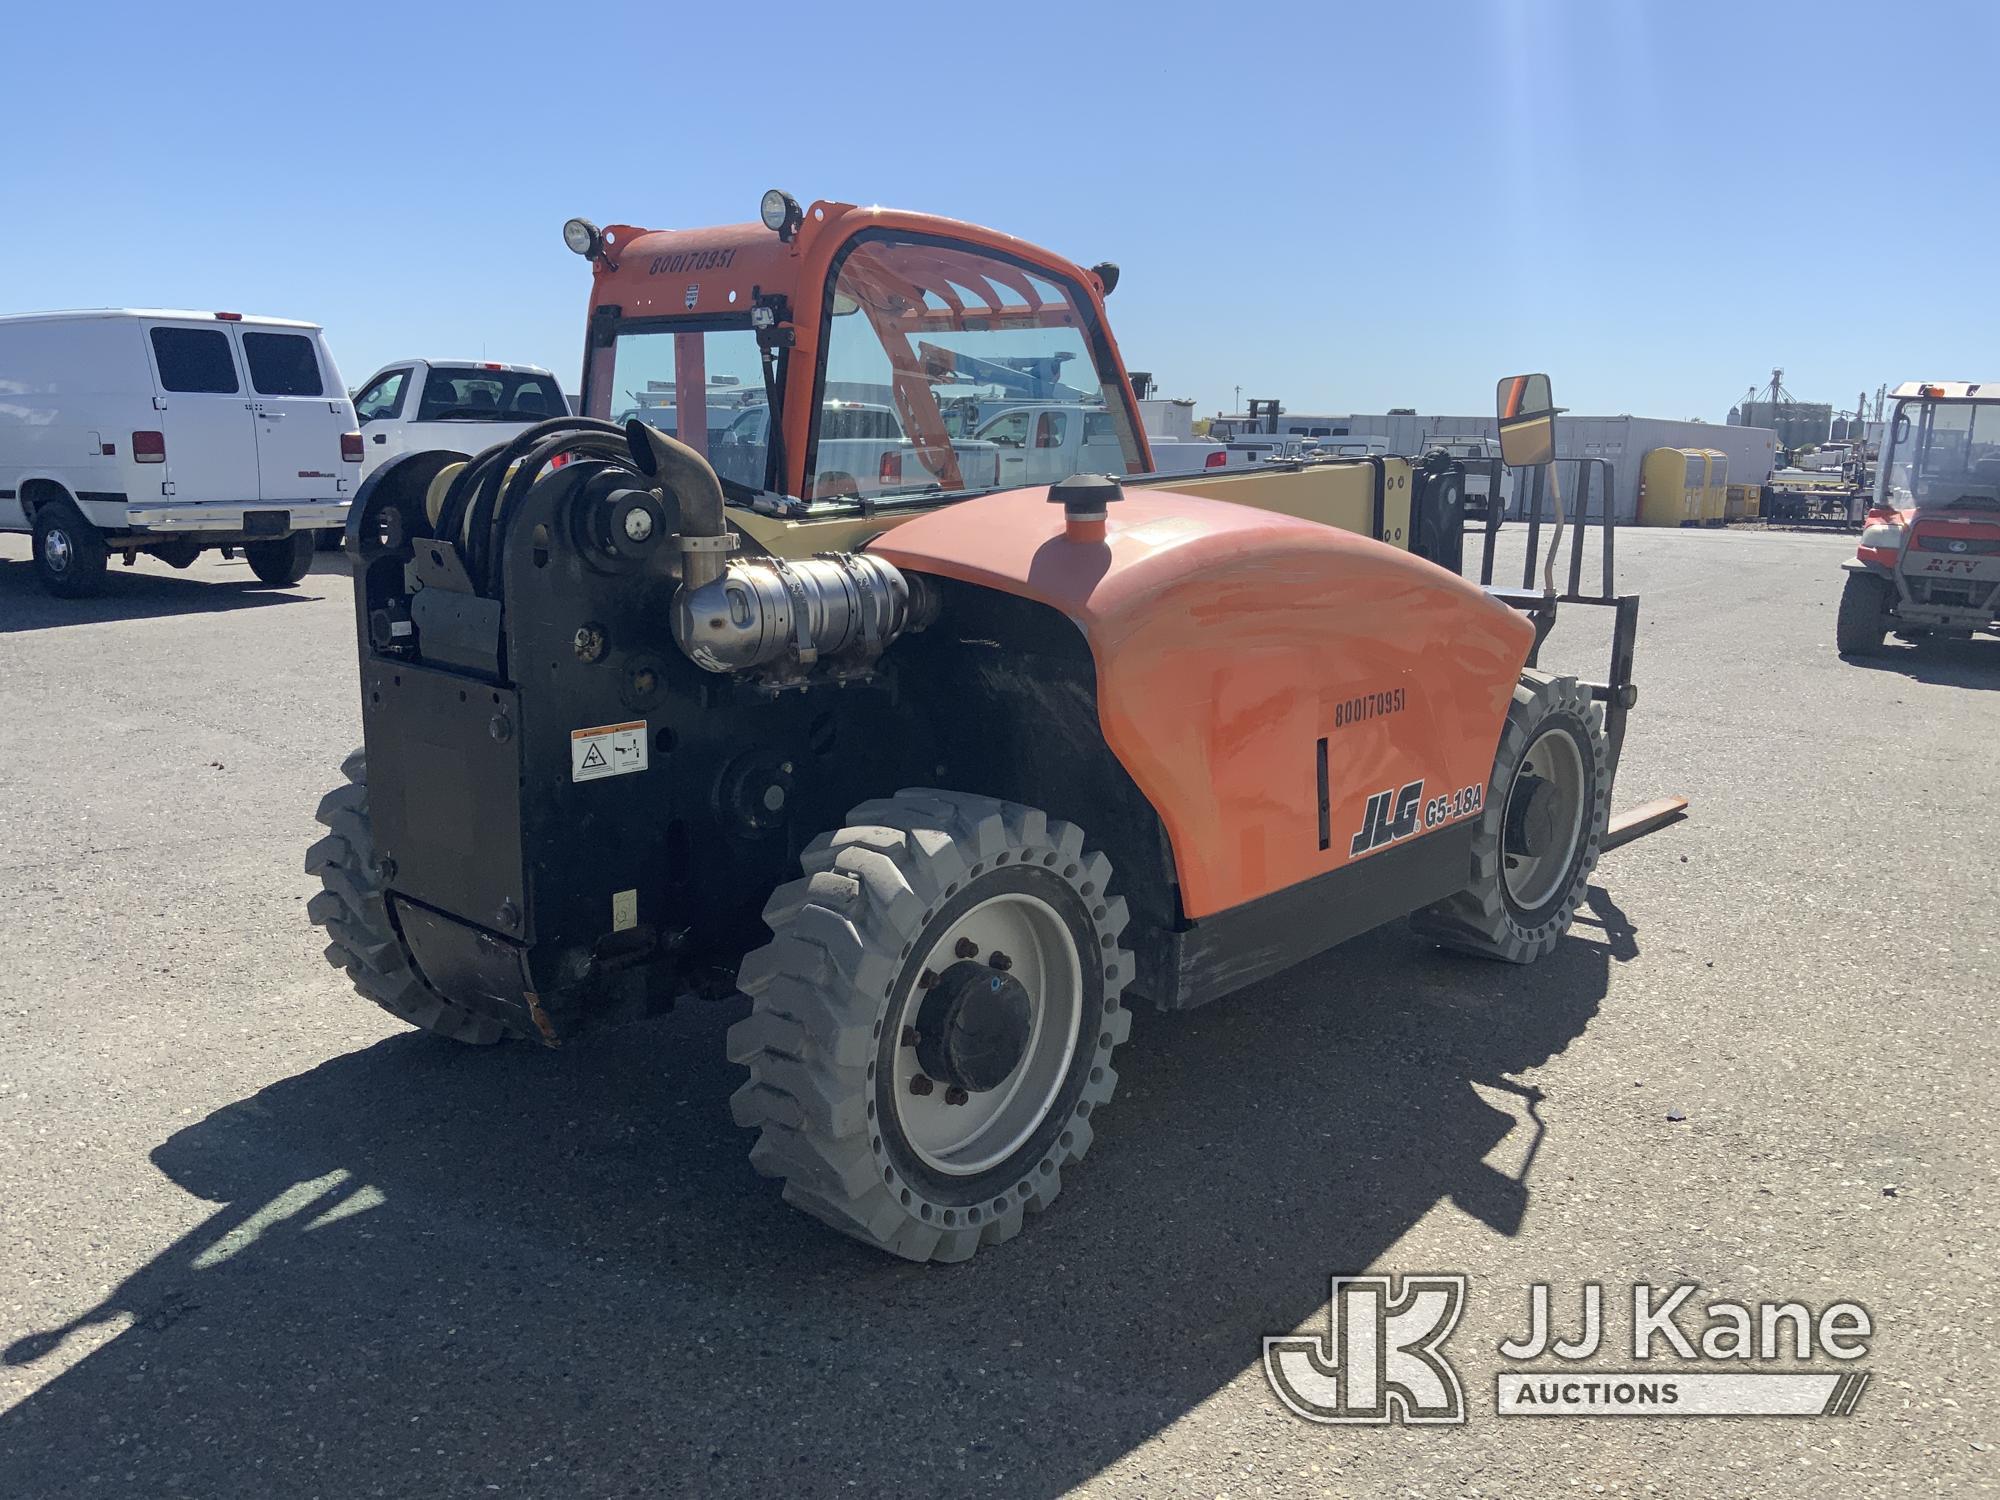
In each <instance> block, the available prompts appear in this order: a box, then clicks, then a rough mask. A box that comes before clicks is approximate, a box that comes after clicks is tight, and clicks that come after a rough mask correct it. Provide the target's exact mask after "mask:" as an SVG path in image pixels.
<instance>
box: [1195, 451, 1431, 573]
mask: <svg viewBox="0 0 2000 1500" xmlns="http://www.w3.org/2000/svg"><path fill="white" fill-rule="evenodd" d="M1386 464H1387V468H1386V471H1385V474H1384V481H1383V489H1384V494H1383V505H1382V536H1381V537H1380V540H1382V541H1385V542H1388V543H1389V544H1390V545H1391V546H1395V547H1401V548H1404V549H1405V550H1407V549H1408V548H1409V545H1410V466H1409V464H1408V463H1407V462H1405V461H1404V460H1403V459H1400V458H1391V459H1388V460H1386ZM1161 487H1162V488H1163V489H1171V490H1173V491H1175V492H1176V493H1178V494H1183V495H1200V496H1202V497H1203V498H1204V499H1209V500H1227V501H1229V502H1230V503H1231V504H1233V505H1247V506H1250V507H1251V508H1252V509H1254V510H1268V511H1275V512H1277V513H1278V514H1279V515H1284V516H1297V517H1298V518H1299V519H1300V520H1303V521H1317V522H1319V523H1320V524H1321V525H1322V526H1334V527H1338V528H1339V529H1340V530H1342V531H1353V532H1358V533H1360V534H1361V535H1362V536H1373V535H1374V532H1375V469H1374V466H1373V465H1372V464H1366V463H1328V464H1309V465H1307V466H1306V467H1305V468H1303V469H1280V470H1277V471H1276V472H1273V473H1268V474H1265V473H1247V474H1227V473H1225V474H1190V475H1187V476H1184V477H1179V478H1175V479H1171V480H1168V481H1165V482H1164V483H1163V484H1162V486H1161Z"/></svg>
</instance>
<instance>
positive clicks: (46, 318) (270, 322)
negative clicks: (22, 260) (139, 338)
mask: <svg viewBox="0 0 2000 1500" xmlns="http://www.w3.org/2000/svg"><path fill="white" fill-rule="evenodd" d="M94 318H172V319H174V320H175V321H176V322H182V323H254V324H256V325H258V326H259V327H262V328H309V329H313V330H315V331H317V330H318V329H319V327H320V325H319V324H317V323H306V322H302V321H300V320H299V319H297V318H267V317H264V316H262V315H261V314H258V313H227V314H224V313H219V312H214V311H206V312H190V311H188V310H187V309H185V308H173V307H74V308H65V309H62V310H61V311H58V312H31V313H0V323H55V322H83V321H87V320H90V319H94Z"/></svg>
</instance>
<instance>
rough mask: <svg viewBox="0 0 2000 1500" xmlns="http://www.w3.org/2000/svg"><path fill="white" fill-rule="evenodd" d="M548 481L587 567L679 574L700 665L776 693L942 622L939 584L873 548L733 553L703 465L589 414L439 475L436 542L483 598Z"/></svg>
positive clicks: (676, 609)
mask: <svg viewBox="0 0 2000 1500" xmlns="http://www.w3.org/2000/svg"><path fill="white" fill-rule="evenodd" d="M559 459H560V460H561V463H560V464H559V465H558V466H557V467H553V468H551V467H550V465H551V464H552V463H555V462H556V461H557V460H559ZM542 486H557V487H559V492H558V493H556V494H547V495H546V498H547V499H549V500H550V501H552V502H553V505H552V507H551V508H553V509H555V510H557V511H558V512H559V513H561V514H564V515H566V517H567V520H568V527H567V529H568V538H567V539H568V540H569V542H570V543H571V544H572V545H573V546H574V548H575V550H576V551H577V553H578V554H579V555H580V556H581V557H582V558H583V559H584V561H585V562H586V564H587V565H589V566H590V567H592V568H594V569H597V570H599V571H605V572H626V571H630V572H635V573H639V572H647V573H656V574H657V573H664V574H666V575H667V576H669V577H673V578H677V579H678V580H679V587H678V588H677V589H676V590H675V593H674V598H673V603H672V610H673V617H672V622H671V623H672V628H673V635H674V640H675V642H676V643H677V644H678V645H679V647H680V649H681V650H682V652H683V653H684V654H685V655H686V656H687V658H688V659H689V660H690V661H692V662H693V663H694V664H695V665H696V666H698V667H700V668H702V670H704V671H707V672H714V673H718V674H743V675H749V676H753V677H755V678H756V679H757V680H759V681H760V682H763V683H765V684H766V685H769V686H778V687H788V686H795V685H800V684H802V683H803V682H804V681H805V679H806V678H807V677H808V676H809V675H810V674H812V673H813V672H814V671H815V670H818V671H823V672H825V673H826V674H827V675H830V676H834V677H850V676H855V675H859V674H862V673H865V672H867V671H868V670H869V669H870V668H871V667H872V666H873V664H874V662H875V661H876V659H877V658H879V657H880V656H881V654H882V653H883V651H885V650H887V649H888V647H889V646H890V645H891V644H893V643H894V641H895V640H896V639H897V638H898V637H899V636H900V635H901V634H902V633H903V632H904V631H905V630H921V629H923V628H924V627H925V626H926V625H928V624H929V623H930V622H931V621H932V620H933V619H935V618H936V614H937V603H938V599H937V594H936V591H935V590H934V589H932V588H931V587H929V586H928V585H927V584H926V583H925V581H924V580H922V579H921V578H916V577H911V576H907V575H905V574H904V573H903V572H902V571H901V570H900V569H898V568H897V567H896V566H895V565H894V564H892V563H889V562H887V561H885V560H884V559H882V558H879V557H875V556H873V555H871V554H868V553H844V552H829V553H821V554H818V555H816V556H813V557H810V558H804V559H799V560H793V561H788V560H786V559H783V558H776V557H752V558H738V557H734V556H732V554H733V553H734V552H735V551H736V547H737V538H736V535H735V534H734V533H733V532H732V531H731V530H730V528H729V525H728V521H727V519H726V517H725V514H724V500H723V493H722V485H721V481H720V480H718V479H717V478H716V475H715V471H714V469H712V468H711V467H710V466H709V464H708V462H707V460H706V459H704V458H703V457H702V456H701V455H700V454H699V453H696V452H695V451H694V450H693V449H692V448H690V447H688V446H687V445H686V444H684V443H681V442H679V441H677V440H676V439H674V438H672V437H670V436H668V435H667V434H666V433H663V432H661V431H659V430H658V429H657V428H653V427H649V426H647V425H646V424H645V423H642V422H638V421H633V422H628V423H627V424H625V426H624V427H618V426H616V425H614V424H612V423H610V422H602V421H598V420H596V419H595V418H590V417H559V418H556V419H554V420H552V421H548V422H541V423H537V424H536V425H535V426H533V427H530V428H529V429H528V430H527V431H525V432H523V433H521V434H520V435H519V436H518V437H516V438H514V439H513V440H511V441H510V442H507V443H501V444H496V445H495V446H494V447H492V448H488V449H487V450H485V451H484V452H482V453H480V454H479V455H478V456H477V457H475V458H472V459H470V460H469V461H466V462H465V463H464V464H462V465H461V466H459V467H457V468H456V470H455V471H454V470H453V469H451V468H446V469H444V470H443V471H442V472H439V473H437V474H436V475H435V477H434V478H433V479H432V480H431V481H430V484H429V489H430V496H429V500H430V504H429V506H428V507H427V508H428V509H429V511H430V516H429V519H430V520H431V524H432V529H433V534H434V535H436V536H438V537H442V538H447V539H453V540H455V541H456V543H457V545H458V547H459V550H460V553H461V558H462V561H463V564H464V568H465V578H466V581H467V582H469V583H470V584H471V586H472V588H473V590H474V591H475V592H477V593H478V594H480V595H481V596H483V597H485V598H488V599H492V600H495V601H499V600H501V599H502V598H503V593H504V590H503V582H504V580H503V579H502V576H501V571H502V563H501V560H502V559H503V558H504V557H505V555H506V547H505V542H506V538H507V535H508V532H509V529H510V528H511V527H512V525H513V524H514V521H515V518H516V517H517V516H519V515H520V514H521V513H522V511H523V509H524V502H525V501H526V500H527V497H528V496H529V494H530V493H531V492H534V491H537V490H539V489H540V487H542ZM440 492H441V495H440ZM537 508H538V509H540V508H541V507H537Z"/></svg>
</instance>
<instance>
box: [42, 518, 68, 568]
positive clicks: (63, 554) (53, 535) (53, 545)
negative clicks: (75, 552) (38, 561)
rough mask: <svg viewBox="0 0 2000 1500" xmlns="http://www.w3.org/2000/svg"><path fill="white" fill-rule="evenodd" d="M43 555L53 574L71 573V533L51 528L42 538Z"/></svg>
mask: <svg viewBox="0 0 2000 1500" xmlns="http://www.w3.org/2000/svg"><path fill="white" fill-rule="evenodd" d="M42 555H43V556H44V557H46V558H47V559H48V561H49V571H50V572H51V573H66V572H68V571H69V533H68V532H66V531H57V530H55V529H53V528H51V529H50V530H49V531H48V532H47V533H46V534H45V535H44V536H43V538H42Z"/></svg>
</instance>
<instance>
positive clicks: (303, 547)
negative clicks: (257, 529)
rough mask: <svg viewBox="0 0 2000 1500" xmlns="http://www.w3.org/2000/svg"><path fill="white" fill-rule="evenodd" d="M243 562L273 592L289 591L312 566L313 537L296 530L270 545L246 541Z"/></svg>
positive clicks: (306, 532) (268, 543)
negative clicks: (277, 590) (276, 590)
mask: <svg viewBox="0 0 2000 1500" xmlns="http://www.w3.org/2000/svg"><path fill="white" fill-rule="evenodd" d="M243 556H244V559H245V560H246V561H247V562H248V563H249V564H250V571H251V572H253V573H255V574H256V575H257V578H258V581H259V582H261V583H264V584H267V585H269V586H270V587H271V588H274V589H284V588H290V587H291V586H292V585H293V584H295V583H297V582H298V581H299V580H300V579H301V578H303V577H305V576H306V573H307V571H308V570H309V569H310V568H311V567H312V560H313V534H312V533H311V532H310V531H295V532H293V533H292V534H291V535H290V536H286V537H279V538H278V539H277V540H276V541H270V542H246V543H244V545H243Z"/></svg>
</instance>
